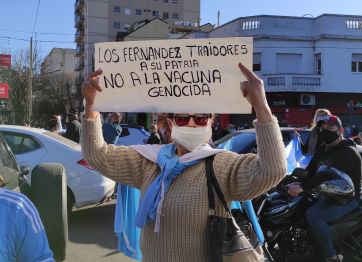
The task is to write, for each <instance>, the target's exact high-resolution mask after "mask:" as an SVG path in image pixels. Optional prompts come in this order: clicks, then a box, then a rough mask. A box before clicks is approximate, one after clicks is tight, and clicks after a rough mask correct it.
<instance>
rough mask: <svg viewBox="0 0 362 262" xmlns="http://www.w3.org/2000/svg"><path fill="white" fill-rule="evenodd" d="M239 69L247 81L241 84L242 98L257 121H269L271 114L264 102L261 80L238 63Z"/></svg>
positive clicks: (265, 101)
mask: <svg viewBox="0 0 362 262" xmlns="http://www.w3.org/2000/svg"><path fill="white" fill-rule="evenodd" d="M239 68H240V71H241V73H242V74H243V75H244V77H245V78H246V80H247V81H244V82H241V91H242V93H243V96H244V97H245V98H246V99H247V100H248V102H249V103H250V105H251V106H252V107H253V108H254V110H255V112H256V115H257V119H258V121H260V122H269V121H271V120H272V113H271V111H270V108H269V105H268V102H267V100H266V96H265V90H264V83H263V80H261V79H260V78H259V77H258V76H257V75H256V74H254V73H253V72H252V71H250V70H249V69H247V68H246V67H245V66H244V65H243V64H242V63H239Z"/></svg>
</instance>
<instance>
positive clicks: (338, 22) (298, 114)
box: [187, 14, 362, 129]
mask: <svg viewBox="0 0 362 262" xmlns="http://www.w3.org/2000/svg"><path fill="white" fill-rule="evenodd" d="M235 36H245V37H253V39H254V43H253V48H254V50H253V70H254V72H256V73H257V74H258V75H259V76H260V77H261V78H262V79H263V81H264V85H265V90H266V92H267V98H268V102H269V104H270V106H271V108H272V111H273V113H274V114H276V115H277V116H278V118H279V120H280V122H282V123H283V124H285V125H293V126H306V125H309V124H310V123H311V120H312V116H313V113H314V111H315V110H316V109H317V108H328V109H330V110H331V111H332V113H335V114H337V115H339V116H341V118H342V120H343V122H344V124H345V125H346V126H347V125H352V124H354V125H356V127H357V128H358V129H362V127H361V126H362V16H350V15H331V14H323V15H321V16H318V17H316V18H310V17H286V16H268V15H261V16H252V17H240V18H238V19H235V20H233V21H230V22H229V23H226V24H224V25H222V26H220V27H217V28H215V29H214V30H212V31H211V32H209V33H206V32H195V33H192V34H189V35H188V36H187V37H190V38H217V37H235ZM235 66H236V65H235ZM226 117H227V119H228V120H229V121H230V122H232V123H235V124H242V122H243V121H250V120H251V119H248V117H247V116H233V115H231V116H226Z"/></svg>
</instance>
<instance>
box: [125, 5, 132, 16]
mask: <svg viewBox="0 0 362 262" xmlns="http://www.w3.org/2000/svg"><path fill="white" fill-rule="evenodd" d="M124 14H125V15H130V14H131V8H128V7H126V8H125V9H124Z"/></svg>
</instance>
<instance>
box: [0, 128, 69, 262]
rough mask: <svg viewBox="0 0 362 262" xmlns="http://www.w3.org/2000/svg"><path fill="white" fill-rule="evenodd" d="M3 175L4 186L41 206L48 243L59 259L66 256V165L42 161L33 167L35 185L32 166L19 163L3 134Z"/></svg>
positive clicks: (0, 168) (0, 144) (0, 161)
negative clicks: (30, 178)
mask: <svg viewBox="0 0 362 262" xmlns="http://www.w3.org/2000/svg"><path fill="white" fill-rule="evenodd" d="M0 176H1V180H2V183H3V184H2V185H1V186H2V187H3V188H6V189H8V190H11V191H15V192H21V193H22V194H24V195H26V196H27V197H28V198H29V199H30V200H31V201H32V202H33V203H34V205H35V207H36V208H37V209H38V212H39V215H40V217H41V219H42V222H43V224H44V228H45V231H46V234H47V237H48V241H49V245H50V248H51V250H52V251H53V253H54V258H55V259H56V261H63V260H64V259H65V257H66V246H67V241H68V219H67V209H66V206H67V191H66V186H65V184H66V182H65V176H66V175H65V170H64V167H63V165H61V164H57V163H53V164H42V165H38V166H36V167H35V168H34V170H33V175H32V186H30V184H29V183H28V179H27V177H28V176H30V171H29V168H27V167H23V166H20V167H19V165H18V163H17V161H16V158H15V156H14V154H13V153H12V151H11V149H10V147H9V146H8V144H7V142H6V141H5V139H4V138H3V136H2V135H1V134H0Z"/></svg>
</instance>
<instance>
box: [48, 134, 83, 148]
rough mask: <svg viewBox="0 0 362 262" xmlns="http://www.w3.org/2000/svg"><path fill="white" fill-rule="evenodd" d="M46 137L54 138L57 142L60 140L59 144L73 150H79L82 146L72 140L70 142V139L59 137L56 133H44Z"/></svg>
mask: <svg viewBox="0 0 362 262" xmlns="http://www.w3.org/2000/svg"><path fill="white" fill-rule="evenodd" d="M43 134H44V135H46V136H49V137H51V138H54V139H55V140H58V141H59V142H61V143H62V144H65V145H67V146H69V147H71V148H77V147H79V146H80V145H79V144H78V143H76V142H74V141H72V140H69V139H68V138H65V137H64V136H61V135H58V134H56V133H53V132H44V133H43Z"/></svg>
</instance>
